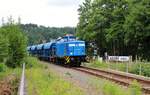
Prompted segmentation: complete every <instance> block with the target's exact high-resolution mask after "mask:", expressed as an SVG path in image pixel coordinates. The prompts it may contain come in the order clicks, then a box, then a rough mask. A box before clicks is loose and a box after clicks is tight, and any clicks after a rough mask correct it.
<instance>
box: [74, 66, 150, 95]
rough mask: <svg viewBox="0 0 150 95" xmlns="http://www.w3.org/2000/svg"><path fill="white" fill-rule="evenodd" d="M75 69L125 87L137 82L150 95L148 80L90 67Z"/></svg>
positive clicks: (149, 82) (149, 81)
mask: <svg viewBox="0 0 150 95" xmlns="http://www.w3.org/2000/svg"><path fill="white" fill-rule="evenodd" d="M73 69H74V70H77V71H81V72H84V73H87V74H90V75H94V76H96V77H100V78H105V79H108V80H111V81H114V82H116V83H119V84H121V85H125V86H129V85H130V84H131V83H132V81H133V80H137V81H138V82H139V83H140V84H141V86H142V90H143V92H144V93H148V94H150V80H148V79H143V78H140V77H134V76H131V75H127V74H121V73H116V72H111V71H106V70H100V69H94V68H88V67H80V68H73Z"/></svg>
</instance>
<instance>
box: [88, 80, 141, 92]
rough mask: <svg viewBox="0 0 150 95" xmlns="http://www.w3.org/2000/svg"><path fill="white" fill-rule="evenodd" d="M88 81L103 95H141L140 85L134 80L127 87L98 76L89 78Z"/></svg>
mask: <svg viewBox="0 0 150 95" xmlns="http://www.w3.org/2000/svg"><path fill="white" fill-rule="evenodd" d="M90 82H91V84H92V85H93V86H94V87H95V89H97V91H99V92H101V93H102V94H103V95H142V91H141V87H140V85H139V84H138V83H137V82H136V81H134V82H133V83H132V84H131V85H130V86H129V88H123V87H122V86H120V85H118V84H116V83H113V82H110V81H108V80H104V79H99V78H94V79H91V80H90Z"/></svg>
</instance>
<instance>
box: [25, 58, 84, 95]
mask: <svg viewBox="0 0 150 95" xmlns="http://www.w3.org/2000/svg"><path fill="white" fill-rule="evenodd" d="M33 60H34V59H33V58H32V61H33ZM35 60H36V59H35ZM33 62H35V61H33ZM35 64H36V66H35V65H34V66H33V67H32V68H28V69H27V70H26V78H27V92H28V95H85V94H84V93H83V92H82V90H81V89H80V88H79V87H77V86H75V85H73V84H72V83H71V82H68V81H65V80H63V79H62V78H61V77H59V76H57V75H55V74H54V73H52V72H51V71H50V69H48V67H47V65H42V64H38V61H37V63H35Z"/></svg>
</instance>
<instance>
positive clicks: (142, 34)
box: [124, 0, 150, 60]
mask: <svg viewBox="0 0 150 95" xmlns="http://www.w3.org/2000/svg"><path fill="white" fill-rule="evenodd" d="M149 4H150V1H149V0H143V1H139V0H137V1H136V0H132V1H131V2H130V6H129V9H130V11H129V15H128V16H127V17H126V22H125V24H124V28H125V30H126V33H125V42H126V45H128V46H129V47H130V49H131V50H130V51H131V54H133V55H134V56H135V55H138V56H139V57H142V59H147V60H150V50H149V46H150V7H149Z"/></svg>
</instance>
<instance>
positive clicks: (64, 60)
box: [27, 35, 86, 66]
mask: <svg viewBox="0 0 150 95" xmlns="http://www.w3.org/2000/svg"><path fill="white" fill-rule="evenodd" d="M27 49H28V51H29V54H31V55H34V56H37V57H39V58H40V59H43V60H47V61H50V62H53V63H56V64H66V65H68V66H80V65H81V62H84V61H85V57H86V53H85V41H81V40H77V39H76V37H75V36H73V35H66V36H64V37H62V38H59V39H57V40H56V41H52V42H49V43H44V44H39V45H33V46H29V47H27Z"/></svg>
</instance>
